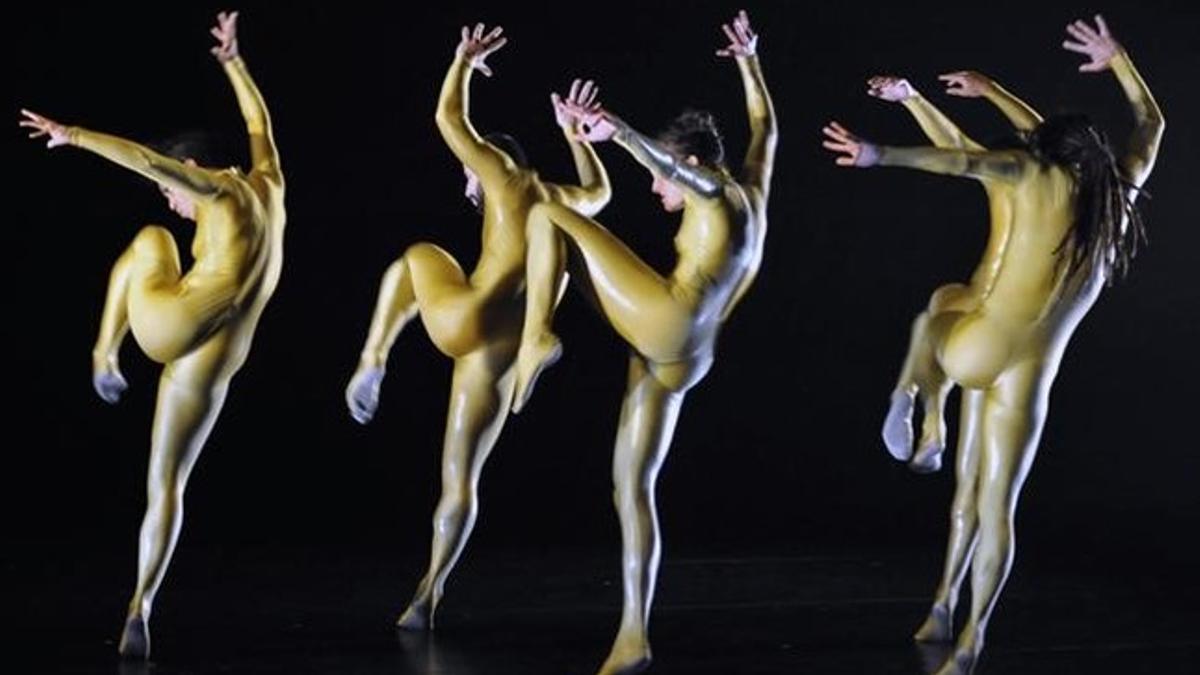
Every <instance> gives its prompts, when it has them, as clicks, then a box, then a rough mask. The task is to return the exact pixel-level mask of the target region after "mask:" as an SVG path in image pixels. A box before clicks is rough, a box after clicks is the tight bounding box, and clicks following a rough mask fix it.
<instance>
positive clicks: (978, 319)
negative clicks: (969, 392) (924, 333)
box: [938, 311, 1027, 389]
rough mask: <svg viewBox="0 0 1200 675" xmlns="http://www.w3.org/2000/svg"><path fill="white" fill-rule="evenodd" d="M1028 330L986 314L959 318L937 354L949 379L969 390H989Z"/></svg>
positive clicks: (977, 313) (981, 313) (973, 314)
mask: <svg viewBox="0 0 1200 675" xmlns="http://www.w3.org/2000/svg"><path fill="white" fill-rule="evenodd" d="M1026 333H1027V328H1026V327H1023V326H1020V325H1018V324H1013V323H1010V322H1007V321H1004V320H1001V319H998V318H997V317H994V316H990V315H988V314H987V313H986V312H983V311H980V312H974V313H971V314H967V315H965V316H962V317H961V318H958V319H957V320H956V321H955V322H954V324H953V326H952V327H950V329H949V331H948V332H947V333H946V339H945V342H943V343H942V346H941V348H940V349H939V350H938V361H939V362H940V363H941V365H942V368H943V370H945V372H946V374H947V375H948V376H949V377H950V379H952V380H954V381H955V382H958V383H959V384H961V385H962V386H964V387H967V388H971V389H986V388H988V387H990V386H991V385H992V384H993V383H994V382H995V381H996V378H998V377H999V376H1000V375H1001V373H1003V372H1004V370H1005V368H1006V367H1007V366H1008V364H1009V363H1010V362H1011V361H1012V358H1013V356H1014V355H1015V353H1016V351H1017V349H1018V347H1019V345H1020V343H1021V341H1022V340H1023V338H1024V337H1025V335H1026Z"/></svg>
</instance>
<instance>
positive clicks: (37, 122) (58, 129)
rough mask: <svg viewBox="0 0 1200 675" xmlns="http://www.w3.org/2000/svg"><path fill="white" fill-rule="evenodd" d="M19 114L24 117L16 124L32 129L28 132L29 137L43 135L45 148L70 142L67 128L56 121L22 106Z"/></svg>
mask: <svg viewBox="0 0 1200 675" xmlns="http://www.w3.org/2000/svg"><path fill="white" fill-rule="evenodd" d="M21 114H22V115H24V116H25V119H23V120H21V121H20V122H18V123H17V124H18V125H19V126H22V127H24V128H26V129H32V130H33V131H31V132H29V137H30V138H41V137H42V136H45V137H46V147H47V148H57V147H58V146H60V145H66V144H68V143H70V142H71V138H70V135H69V134H68V132H67V128H66V127H65V126H63V125H61V124H59V123H58V122H55V121H54V120H52V119H50V118H48V117H42V116H41V115H39V114H37V113H35V112H30V111H28V110H25V109H24V108H22V109H21Z"/></svg>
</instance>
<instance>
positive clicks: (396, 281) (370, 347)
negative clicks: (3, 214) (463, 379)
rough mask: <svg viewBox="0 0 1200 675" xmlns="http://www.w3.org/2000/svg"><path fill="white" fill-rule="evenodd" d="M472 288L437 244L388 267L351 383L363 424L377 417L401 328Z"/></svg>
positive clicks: (349, 401) (354, 408) (353, 405)
mask: <svg viewBox="0 0 1200 675" xmlns="http://www.w3.org/2000/svg"><path fill="white" fill-rule="evenodd" d="M469 290H470V286H469V285H468V283H467V278H466V275H465V274H463V271H462V267H460V266H459V264H458V262H457V261H456V260H454V258H453V257H452V256H451V255H450V254H449V253H447V252H446V251H444V250H442V249H441V248H439V247H437V246H434V245H433V244H416V245H414V246H411V247H409V249H408V250H407V251H405V252H404V255H402V256H400V258H399V259H397V260H396V261H395V262H394V263H392V264H391V266H389V267H388V269H387V272H385V273H384V275H383V280H382V282H381V283H380V285H379V295H378V298H377V299H376V301H375V312H374V314H373V315H372V316H371V327H370V329H369V330H368V332H367V340H366V344H364V345H363V350H362V354H361V355H360V357H359V362H358V368H357V369H356V370H355V372H354V375H353V376H351V378H350V384H349V385H348V386H347V387H346V405H347V407H348V408H349V409H350V414H351V416H353V417H354V419H355V420H356V421H357V422H359V423H360V424H366V423H368V422H370V421H371V418H372V417H374V416H375V411H376V409H377V408H378V407H379V386H380V384H381V383H382V381H383V376H384V373H385V371H386V367H387V358H388V353H389V352H390V351H391V349H392V345H393V344H395V342H396V338H397V337H398V336H399V335H400V331H401V330H403V329H404V327H405V326H407V325H408V323H409V322H410V321H412V319H413V318H414V317H415V316H416V315H417V312H418V311H422V312H427V311H434V310H433V307H434V305H436V304H437V303H438V302H439V301H441V300H444V299H445V298H446V297H448V296H456V295H461V294H463V293H466V292H468V291H469ZM436 342H437V340H436V339H435V343H436Z"/></svg>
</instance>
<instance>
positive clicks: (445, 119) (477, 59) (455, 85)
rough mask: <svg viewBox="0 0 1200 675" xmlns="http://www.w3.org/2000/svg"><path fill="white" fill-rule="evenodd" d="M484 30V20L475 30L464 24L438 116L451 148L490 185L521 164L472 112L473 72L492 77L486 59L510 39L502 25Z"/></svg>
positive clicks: (442, 95)
mask: <svg viewBox="0 0 1200 675" xmlns="http://www.w3.org/2000/svg"><path fill="white" fill-rule="evenodd" d="M483 30H484V27H483V24H481V23H480V24H475V29H474V31H472V30H471V29H470V28H468V27H466V26H463V29H462V40H461V41H460V42H459V43H458V48H457V50H455V53H454V62H453V63H451V64H450V70H449V71H447V73H446V79H445V80H444V81H443V82H442V92H441V95H440V96H439V97H438V106H437V115H436V119H437V127H438V131H440V132H441V134H442V138H443V139H445V141H446V145H448V146H450V151H451V152H453V153H454V155H455V156H456V157H458V159H459V160H460V161H462V163H463V164H465V165H466V166H467V167H468V168H469V169H471V171H473V172H475V175H477V176H479V180H480V181H481V182H483V183H484V185H487V184H489V183H495V182H498V181H500V182H502V181H505V180H507V179H508V177H509V175H511V174H512V172H514V171H516V169H517V165H516V163H515V162H513V160H512V159H511V158H509V157H508V155H506V154H505V153H504V152H502V151H501V150H500V149H499V148H497V147H496V146H494V145H492V144H491V143H488V142H487V141H486V140H484V139H483V137H482V136H480V135H479V132H477V131H475V127H474V126H473V125H472V124H471V119H470V116H469V113H468V107H469V105H468V104H469V91H470V86H471V73H472V72H473V71H475V70H478V71H479V72H481V73H483V74H484V76H485V77H491V76H492V69H491V68H489V67H488V66H487V64H486V63H484V59H486V58H487V57H488V56H489V55H491V54H492V53H493V52H495V51H496V50H498V49H500V48H501V47H503V46H504V44H505V43H506V42H508V38H506V37H501V33H503V32H504V29H503V28H501V27H499V26H497V27H495V28H493V29H492V31H491V32H490V33H487V34H486V35H485V34H484V32H483Z"/></svg>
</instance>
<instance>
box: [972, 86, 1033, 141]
mask: <svg viewBox="0 0 1200 675" xmlns="http://www.w3.org/2000/svg"><path fill="white" fill-rule="evenodd" d="M984 98H986V99H987V100H988V101H991V103H992V105H994V106H996V107H997V108H999V109H1000V112H1001V113H1003V114H1004V116H1005V117H1007V118H1008V121H1009V122H1011V123H1012V125H1013V126H1014V127H1016V128H1017V129H1019V130H1021V131H1029V130H1031V129H1033V128H1034V127H1036V126H1037V125H1039V124H1041V123H1042V116H1041V115H1040V114H1039V113H1038V111H1036V110H1034V109H1033V107H1032V106H1030V105H1029V104H1028V103H1026V102H1025V101H1022V100H1021V99H1019V98H1017V96H1016V95H1014V94H1013V93H1012V92H1010V91H1008V90H1007V89H1005V88H1004V87H1002V86H1000V85H999V84H997V83H995V82H992V86H991V87H989V88H988V90H987V93H985V94H984Z"/></svg>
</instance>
